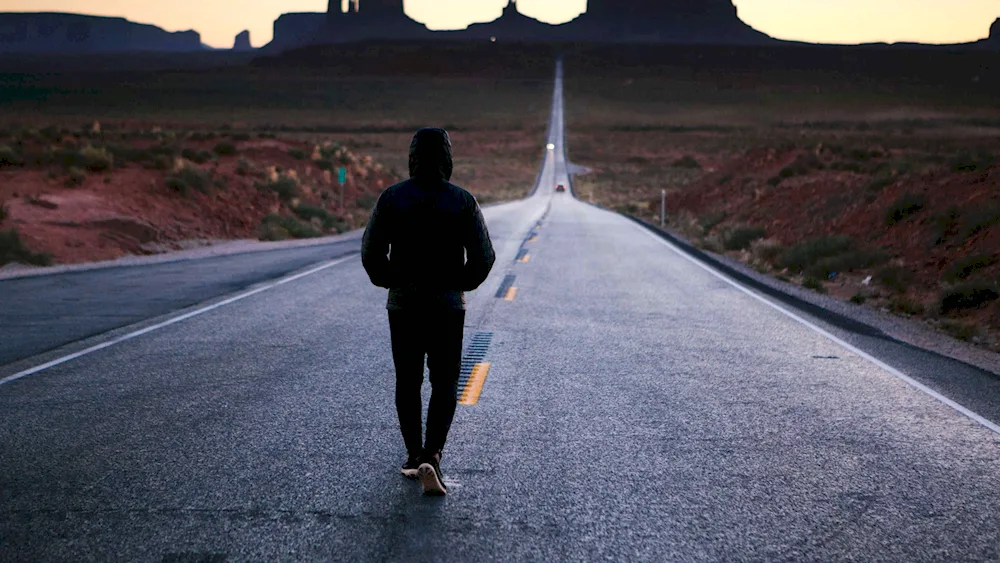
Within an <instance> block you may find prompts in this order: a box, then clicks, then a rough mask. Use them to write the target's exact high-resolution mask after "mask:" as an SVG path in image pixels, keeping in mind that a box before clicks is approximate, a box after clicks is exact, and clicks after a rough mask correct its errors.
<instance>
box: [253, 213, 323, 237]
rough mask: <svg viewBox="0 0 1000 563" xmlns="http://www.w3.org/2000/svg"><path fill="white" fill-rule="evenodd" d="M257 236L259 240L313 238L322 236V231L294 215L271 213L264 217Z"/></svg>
mask: <svg viewBox="0 0 1000 563" xmlns="http://www.w3.org/2000/svg"><path fill="white" fill-rule="evenodd" d="M258 236H259V238H260V240H285V239H288V238H315V237H319V236H323V233H321V232H319V231H317V230H316V229H314V228H313V227H312V225H309V224H308V223H303V222H301V221H299V220H298V219H296V218H295V217H287V216H283V215H276V214H274V213H272V214H270V215H268V216H266V217H264V220H263V221H262V222H261V224H260V229H259V233H258Z"/></svg>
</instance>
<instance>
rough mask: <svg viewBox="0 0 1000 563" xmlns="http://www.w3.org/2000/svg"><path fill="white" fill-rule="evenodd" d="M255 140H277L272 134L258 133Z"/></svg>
mask: <svg viewBox="0 0 1000 563" xmlns="http://www.w3.org/2000/svg"><path fill="white" fill-rule="evenodd" d="M257 138H258V139H277V138H278V136H277V135H275V134H274V133H258V134H257Z"/></svg>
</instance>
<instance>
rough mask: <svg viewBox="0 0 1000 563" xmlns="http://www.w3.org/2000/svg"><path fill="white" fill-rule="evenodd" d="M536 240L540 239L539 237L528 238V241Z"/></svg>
mask: <svg viewBox="0 0 1000 563" xmlns="http://www.w3.org/2000/svg"><path fill="white" fill-rule="evenodd" d="M536 240H538V237H531V238H529V239H528V242H535V241H536Z"/></svg>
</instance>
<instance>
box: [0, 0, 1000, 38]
mask: <svg viewBox="0 0 1000 563" xmlns="http://www.w3.org/2000/svg"><path fill="white" fill-rule="evenodd" d="M362 2H363V0H362ZM405 2H406V11H407V13H409V14H410V16H411V17H413V18H414V19H416V20H418V21H421V22H423V23H426V24H427V25H428V26H429V27H431V28H433V29H455V28H462V27H465V26H466V25H468V24H469V23H471V22H475V21H489V20H491V19H493V18H495V17H496V16H497V15H499V14H500V11H501V10H502V9H503V6H505V5H506V4H507V0H405ZM519 4H521V8H520V9H521V11H522V12H524V13H525V14H528V15H530V16H533V17H536V18H538V19H540V20H543V21H547V22H551V23H557V22H563V21H567V20H570V19H572V18H574V17H576V16H577V15H578V14H580V12H582V11H583V10H584V9H585V8H586V0H520V1H519ZM736 4H737V6H738V7H739V10H740V17H742V18H743V21H745V22H747V23H749V24H750V25H752V26H754V27H755V28H757V29H759V30H761V31H764V32H766V33H769V34H770V35H773V36H775V37H779V38H782V39H797V40H803V41H813V42H823V43H861V42H869V41H889V42H892V41H921V42H925V43H955V42H963V41H973V40H976V39H981V38H983V37H985V36H986V35H987V34H988V32H989V27H990V24H992V23H993V21H994V20H995V19H997V18H998V17H1000V0H736ZM325 9H326V0H282V1H276V0H169V1H164V0H86V1H84V0H0V11H15V12H37V11H59V12H77V13H89V14H96V15H108V16H124V17H127V18H129V19H131V20H133V21H138V22H142V23H152V24H155V25H159V26H160V27H163V28H165V29H168V30H171V31H177V30H185V29H195V30H196V31H198V32H200V33H201V36H202V41H204V42H205V43H207V44H209V45H212V46H213V47H230V46H232V43H233V38H234V37H235V36H236V34H237V33H239V32H240V31H242V30H244V29H249V30H250V32H251V37H252V40H253V44H254V45H257V46H260V45H263V44H265V43H267V42H268V41H270V40H271V29H272V28H271V25H272V23H273V21H274V20H275V19H276V18H277V17H278V16H279V15H281V14H282V13H286V12H316V11H323V10H325Z"/></svg>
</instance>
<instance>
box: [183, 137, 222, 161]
mask: <svg viewBox="0 0 1000 563" xmlns="http://www.w3.org/2000/svg"><path fill="white" fill-rule="evenodd" d="M215 137H216V135H215V133H214V132H212V131H208V132H202V131H195V132H194V133H191V134H190V135H188V138H189V139H191V140H192V141H211V140H213V139H215ZM185 158H187V157H185Z"/></svg>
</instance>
